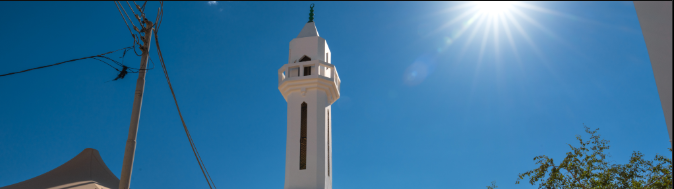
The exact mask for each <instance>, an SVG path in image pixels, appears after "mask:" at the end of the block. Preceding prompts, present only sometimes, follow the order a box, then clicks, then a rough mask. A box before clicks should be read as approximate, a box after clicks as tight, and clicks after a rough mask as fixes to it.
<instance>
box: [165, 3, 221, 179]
mask: <svg viewBox="0 0 674 189" xmlns="http://www.w3.org/2000/svg"><path fill="white" fill-rule="evenodd" d="M161 6H162V7H161V8H160V11H159V12H158V13H157V16H158V19H159V23H161V20H162V18H160V17H163V2H161ZM159 23H157V22H155V30H154V37H155V43H156V45H157V53H158V54H159V62H160V63H161V66H162V69H163V70H164V75H165V76H166V82H167V83H168V85H169V89H171V95H173V101H174V102H175V104H176V108H177V109H178V115H179V116H180V121H181V122H182V124H183V128H184V129H185V134H186V135H187V140H188V141H189V142H190V146H191V147H192V151H193V152H194V157H195V158H196V159H197V163H199V167H200V168H201V172H202V173H203V174H204V178H205V179H206V182H207V183H208V187H209V188H211V189H212V188H216V189H217V187H215V183H214V182H213V179H212V178H211V175H210V174H209V173H208V170H207V169H206V164H204V161H203V159H202V158H201V155H199V150H197V146H196V145H195V144H194V141H193V140H192V135H191V134H190V131H189V130H188V129H187V125H186V124H185V120H184V119H183V115H182V113H181V112H180V107H179V106H178V100H177V98H176V94H175V92H174V91H173V86H171V79H170V78H169V75H168V71H167V70H166V64H165V63H164V57H163V56H162V53H161V48H160V47H159V38H158V37H157V32H158V26H159ZM211 184H212V187H211Z"/></svg>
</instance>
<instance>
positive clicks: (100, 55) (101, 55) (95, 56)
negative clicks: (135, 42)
mask: <svg viewBox="0 0 674 189" xmlns="http://www.w3.org/2000/svg"><path fill="white" fill-rule="evenodd" d="M129 48H131V47H125V48H122V49H117V50H114V51H110V52H106V53H103V54H99V55H94V56H88V57H83V58H77V59H72V60H67V61H63V62H59V63H55V64H50V65H46V66H40V67H36V68H31V69H27V70H23V71H18V72H12V73H6V74H2V75H0V77H3V76H8V75H13V74H18V73H23V72H27V71H31V70H37V69H42V68H46V67H51V66H56V65H59V64H64V63H68V62H74V61H78V60H84V59H87V58H93V59H95V58H97V57H103V58H107V57H105V56H103V55H106V54H110V53H114V52H117V51H120V50H124V49H129ZM107 59H110V58H107ZM96 60H98V61H101V62H103V63H105V64H107V65H108V66H110V67H112V65H110V64H108V63H106V62H104V61H102V60H99V59H96ZM110 60H112V59H110ZM113 61H114V60H113ZM115 62H116V61H115ZM113 68H114V67H113ZM115 70H117V71H119V70H118V69H117V68H115Z"/></svg>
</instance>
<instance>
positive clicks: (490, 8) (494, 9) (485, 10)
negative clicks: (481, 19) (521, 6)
mask: <svg viewBox="0 0 674 189" xmlns="http://www.w3.org/2000/svg"><path fill="white" fill-rule="evenodd" d="M475 3H476V5H477V8H478V11H479V12H480V13H482V14H487V15H499V14H502V13H505V12H507V11H508V9H510V7H511V5H512V4H513V2H511V1H478V2H475Z"/></svg>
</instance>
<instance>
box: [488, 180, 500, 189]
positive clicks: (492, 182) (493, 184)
mask: <svg viewBox="0 0 674 189" xmlns="http://www.w3.org/2000/svg"><path fill="white" fill-rule="evenodd" d="M496 188H498V186H496V181H491V186H487V189H496Z"/></svg>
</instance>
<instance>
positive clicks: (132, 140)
mask: <svg viewBox="0 0 674 189" xmlns="http://www.w3.org/2000/svg"><path fill="white" fill-rule="evenodd" d="M143 20H144V22H145V27H144V28H143V30H141V32H145V37H141V40H142V41H143V45H142V46H140V50H141V51H143V54H142V55H141V59H140V70H139V71H138V80H136V94H135V96H134V97H133V110H132V111H131V125H130V126H129V137H128V139H127V140H126V149H125V150H124V163H123V165H122V177H121V178H120V179H119V189H128V188H129V187H130V186H131V171H132V170H133V158H134V156H135V153H136V136H137V135H138V122H139V120H140V107H141V106H142V105H143V91H145V72H146V68H147V61H148V59H149V58H150V41H151V40H152V30H153V27H152V26H153V25H152V22H150V21H149V20H147V19H145V18H143ZM134 27H135V26H134Z"/></svg>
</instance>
